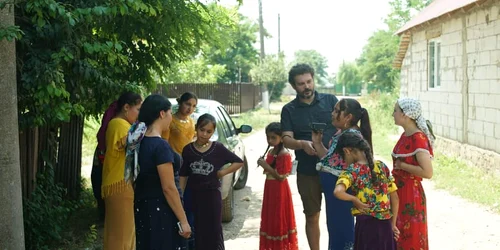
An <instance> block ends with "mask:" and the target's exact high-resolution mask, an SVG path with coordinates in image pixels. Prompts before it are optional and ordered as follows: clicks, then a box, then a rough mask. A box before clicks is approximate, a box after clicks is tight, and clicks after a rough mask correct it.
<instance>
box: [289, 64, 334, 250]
mask: <svg viewBox="0 0 500 250" xmlns="http://www.w3.org/2000/svg"><path fill="white" fill-rule="evenodd" d="M288 81H289V83H290V84H291V85H292V87H293V89H295V91H296V92H297V97H296V98H295V99H294V100H292V101H291V102H289V103H287V104H286V105H285V106H284V107H283V109H282V110H281V126H282V130H283V135H282V140H283V143H284V145H285V147H287V148H289V149H294V150H295V160H296V161H297V162H296V164H298V166H297V188H298V190H299V194H300V197H301V199H302V204H303V206H304V214H305V216H306V235H307V240H308V243H309V248H310V249H311V250H319V239H320V229H319V214H320V211H321V201H322V196H321V193H322V188H321V183H320V179H319V175H318V172H317V171H316V163H318V160H319V159H318V157H317V156H316V150H315V149H314V147H313V143H312V141H311V133H312V129H313V128H312V127H314V129H318V130H322V131H323V144H324V145H325V147H326V148H328V142H329V140H330V139H331V138H332V136H333V134H334V133H335V132H336V131H337V129H336V128H335V127H333V125H332V111H333V107H334V106H335V104H336V103H337V101H338V99H337V97H335V96H334V95H330V94H321V93H318V92H316V91H315V90H314V69H313V68H312V67H311V66H309V65H307V64H297V65H295V66H293V67H292V69H290V71H289V73H288ZM321 123H322V124H321ZM331 195H333V194H331Z"/></svg>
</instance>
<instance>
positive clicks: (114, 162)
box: [102, 118, 131, 198]
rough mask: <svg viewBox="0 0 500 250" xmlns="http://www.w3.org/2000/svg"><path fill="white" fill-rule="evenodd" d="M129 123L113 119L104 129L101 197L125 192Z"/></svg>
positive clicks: (120, 119)
mask: <svg viewBox="0 0 500 250" xmlns="http://www.w3.org/2000/svg"><path fill="white" fill-rule="evenodd" d="M130 126H131V125H130V123H129V122H128V121H126V120H125V119H122V118H113V119H112V120H111V121H109V124H108V128H107V129H106V154H105V155H104V164H103V169H102V197H103V198H105V197H108V196H110V195H112V194H115V193H120V192H122V191H124V190H125V187H126V184H127V183H126V182H125V177H124V175H125V140H126V138H127V133H128V130H129V129H130Z"/></svg>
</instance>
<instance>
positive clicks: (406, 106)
mask: <svg viewBox="0 0 500 250" xmlns="http://www.w3.org/2000/svg"><path fill="white" fill-rule="evenodd" d="M398 105H399V107H400V108H401V110H402V111H403V113H404V114H405V115H406V116H408V117H410V118H411V119H412V120H414V121H415V122H416V123H417V127H418V128H419V129H420V130H421V131H422V132H423V133H424V134H425V135H426V136H427V138H428V139H429V141H430V142H431V145H432V144H433V143H434V139H435V138H434V135H433V134H432V133H431V130H432V125H431V122H430V121H429V120H426V119H425V118H424V116H423V115H422V105H420V102H419V101H417V100H416V99H413V98H409V97H404V98H400V99H398Z"/></svg>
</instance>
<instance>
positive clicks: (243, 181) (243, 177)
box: [234, 157, 248, 190]
mask: <svg viewBox="0 0 500 250" xmlns="http://www.w3.org/2000/svg"><path fill="white" fill-rule="evenodd" d="M247 180H248V161H247V158H246V157H243V167H241V173H240V177H238V181H236V185H234V188H235V189H236V190H239V189H242V188H244V187H245V186H246V185H247Z"/></svg>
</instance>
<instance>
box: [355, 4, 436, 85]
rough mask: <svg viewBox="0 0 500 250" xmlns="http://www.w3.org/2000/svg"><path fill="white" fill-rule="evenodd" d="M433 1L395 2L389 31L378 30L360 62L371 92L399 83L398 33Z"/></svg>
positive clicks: (366, 47) (364, 49)
mask: <svg viewBox="0 0 500 250" xmlns="http://www.w3.org/2000/svg"><path fill="white" fill-rule="evenodd" d="M431 2H432V0H392V1H390V2H389V4H390V6H391V12H390V13H389V15H388V17H387V18H386V19H385V20H384V22H385V23H386V24H387V28H386V29H383V30H378V31H376V32H375V33H373V34H372V35H371V36H370V38H369V39H368V43H367V44H366V45H365V46H364V47H363V52H362V54H361V56H360V57H359V58H358V59H357V64H358V66H359V68H360V73H361V77H362V79H363V80H364V81H365V82H368V90H369V91H370V90H379V91H385V92H387V91H392V90H394V88H395V87H396V86H397V85H398V84H399V70H397V69H394V68H393V67H392V62H393V61H394V57H395V56H396V53H397V51H398V48H399V37H398V36H396V35H394V33H395V32H396V31H397V30H398V29H399V28H401V27H402V26H403V25H404V24H405V23H407V22H408V21H410V19H411V18H412V14H415V13H418V12H419V11H421V10H422V9H423V8H425V7H426V6H427V5H429V4H430V3H431Z"/></svg>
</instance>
